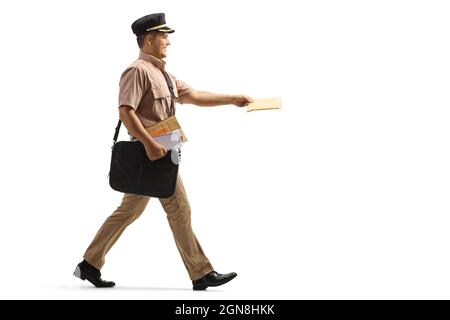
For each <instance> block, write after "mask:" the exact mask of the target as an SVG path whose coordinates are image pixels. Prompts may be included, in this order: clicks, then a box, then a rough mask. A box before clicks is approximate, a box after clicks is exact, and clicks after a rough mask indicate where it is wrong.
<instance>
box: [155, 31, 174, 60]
mask: <svg viewBox="0 0 450 320" xmlns="http://www.w3.org/2000/svg"><path fill="white" fill-rule="evenodd" d="M169 45H170V41H169V35H168V34H167V33H164V32H156V34H155V35H153V36H152V37H151V43H150V50H151V51H152V53H153V56H154V57H156V58H158V59H163V58H165V57H166V56H167V47H168V46H169Z"/></svg>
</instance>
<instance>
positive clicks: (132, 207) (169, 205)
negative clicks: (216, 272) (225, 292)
mask: <svg viewBox="0 0 450 320" xmlns="http://www.w3.org/2000/svg"><path fill="white" fill-rule="evenodd" d="M149 200H150V198H149V197H147V196H140V195H135V194H125V195H124V196H123V199H122V203H121V204H120V206H119V207H118V208H117V210H116V211H114V212H113V214H112V215H111V216H109V217H108V218H107V219H106V221H105V222H104V223H103V225H102V226H101V228H100V230H98V232H97V234H96V236H95V238H94V240H92V243H91V244H90V245H89V247H88V248H87V250H86V252H85V254H84V259H85V260H86V261H87V262H89V263H90V264H92V265H93V266H94V267H96V268H97V269H101V268H102V267H103V265H104V264H105V256H106V254H107V253H108V251H109V249H111V247H112V246H113V245H114V243H115V242H116V241H117V239H119V237H120V235H121V234H122V232H123V231H124V230H125V229H126V227H128V226H129V225H130V224H131V223H132V222H133V221H134V220H136V219H137V218H139V216H140V215H141V214H142V212H143V211H144V209H145V207H146V206H147V203H148V201H149ZM159 201H160V202H161V204H162V206H163V208H164V211H165V212H166V213H167V220H168V221H169V224H170V228H171V229H172V233H173V237H174V238H175V243H176V245H177V248H178V251H179V252H180V255H181V258H182V259H183V262H184V265H185V267H186V269H187V271H188V273H189V277H190V278H191V279H192V280H197V279H200V278H201V277H203V276H204V275H206V274H208V273H209V272H211V271H213V267H212V266H211V263H210V262H209V260H208V258H207V257H206V256H205V254H204V253H203V250H202V248H201V246H200V244H199V243H198V241H197V238H196V237H195V234H194V232H193V231H192V227H191V208H190V206H189V202H188V199H187V196H186V191H185V190H184V186H183V182H182V180H181V177H180V176H178V179H177V185H176V189H175V193H174V194H173V195H172V196H171V197H170V198H165V199H163V198H161V199H159Z"/></svg>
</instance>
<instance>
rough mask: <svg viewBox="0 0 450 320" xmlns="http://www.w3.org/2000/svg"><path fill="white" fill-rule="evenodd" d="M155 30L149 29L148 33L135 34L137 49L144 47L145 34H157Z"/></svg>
mask: <svg viewBox="0 0 450 320" xmlns="http://www.w3.org/2000/svg"><path fill="white" fill-rule="evenodd" d="M157 32H158V31H150V32H148V33H144V34H141V35H139V36H137V37H136V41H137V44H138V46H139V49H142V48H143V47H144V42H145V38H146V37H147V36H152V37H154V36H155V35H156V34H157Z"/></svg>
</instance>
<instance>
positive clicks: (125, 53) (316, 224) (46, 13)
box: [0, 0, 450, 299]
mask: <svg viewBox="0 0 450 320" xmlns="http://www.w3.org/2000/svg"><path fill="white" fill-rule="evenodd" d="M152 12H166V17H167V22H168V25H169V26H171V27H172V28H174V29H176V33H174V34H173V35H171V36H170V39H171V42H172V45H171V46H170V47H169V51H168V54H169V56H168V59H167V69H168V70H169V71H170V72H172V73H173V74H174V75H175V76H176V77H178V78H179V79H181V80H184V81H186V82H187V83H189V84H190V85H191V86H193V87H194V88H197V89H200V90H207V91H212V92H219V93H243V94H248V95H250V96H252V97H255V98H257V97H276V96H280V97H282V100H283V109H282V110H281V111H260V112H254V113H246V112H245V110H243V109H239V108H236V107H232V106H223V107H217V108H199V107H196V106H192V105H179V106H178V118H179V120H180V123H181V124H182V126H183V128H184V130H185V132H186V134H187V136H188V138H189V142H188V143H187V144H185V146H184V149H183V159H182V160H183V162H182V167H181V169H180V170H181V174H182V176H183V180H184V183H185V186H186V189H187V193H188V196H189V199H190V203H191V207H192V210H193V227H194V230H195V232H196V234H197V236H198V238H199V240H200V242H201V244H202V246H203V249H204V250H205V252H206V253H207V255H208V257H209V258H210V260H211V261H212V263H213V265H214V267H215V268H216V270H217V271H219V272H230V271H236V272H237V273H238V277H237V278H236V279H235V280H233V281H232V282H231V283H229V284H227V285H226V286H223V287H220V288H216V289H214V288H212V289H209V290H208V291H207V292H193V291H192V290H191V283H190V281H189V278H188V275H187V272H186V271H185V269H184V266H183V264H182V261H181V259H180V257H179V254H178V252H177V249H176V247H175V244H174V241H173V239H172V235H171V231H170V228H169V226H168V224H167V221H166V218H165V213H164V211H163V210H162V208H161V206H160V204H159V202H158V201H157V200H156V199H153V200H151V202H150V204H149V206H148V208H147V210H146V211H145V213H144V214H143V215H142V217H141V218H140V219H139V220H137V221H136V222H135V223H134V224H133V225H131V226H130V227H129V228H128V229H127V230H126V231H125V233H124V234H123V236H122V238H120V240H119V241H118V242H117V244H116V245H115V246H114V247H113V249H112V250H111V251H110V253H109V255H108V256H107V263H106V265H105V267H104V269H103V270H102V273H103V275H104V278H105V279H111V280H114V281H116V283H117V286H116V288H114V289H112V290H97V289H94V288H91V286H90V285H89V284H88V283H86V282H81V281H80V280H79V279H76V278H75V277H73V276H72V272H73V269H74V268H75V266H76V264H77V263H78V262H79V261H80V260H81V257H82V254H83V252H84V250H85V248H86V247H87V246H88V244H89V243H90V241H91V239H92V237H93V236H94V234H95V232H96V231H97V229H98V228H99V227H100V225H101V223H102V222H103V221H104V219H105V218H106V217H107V216H108V215H109V214H110V213H112V212H113V210H114V209H116V207H117V206H118V205H119V203H120V200H121V194H119V193H117V192H115V191H113V190H111V189H110V188H109V186H108V180H107V174H108V168H109V160H110V147H111V141H112V136H113V133H114V128H115V125H116V122H117V119H118V114H117V94H118V81H119V77H120V74H121V72H122V71H123V70H124V68H126V67H127V66H128V64H130V63H131V62H132V61H133V60H134V59H135V58H136V57H137V54H138V48H137V45H136V43H135V39H134V37H133V35H132V33H131V28H130V25H131V23H132V22H133V21H134V20H135V19H137V18H139V17H141V16H143V15H145V14H148V13H152ZM449 16H450V5H449V4H448V2H447V1H411V0H409V1H393V0H389V1H380V0H378V1H288V0H278V1H242V0H240V1H234V0H233V1H232V0H228V1H223V2H221V3H219V2H217V1H189V2H187V1H132V2H130V1H126V2H125V1H80V0H79V1H71V2H69V1H45V0H41V1H20V0H17V1H2V2H1V4H0V43H1V50H0V55H1V59H0V88H1V89H0V90H1V93H0V97H1V105H2V106H1V114H2V116H1V119H2V121H1V125H0V130H1V132H0V133H1V135H0V136H1V139H2V140H1V150H2V151H1V159H0V161H1V166H0V177H1V178H0V181H1V203H0V204H1V206H0V212H1V224H0V228H1V230H0V248H1V251H0V252H1V263H0V272H1V275H2V280H1V286H0V298H3V299H16V298H32V299H35V298H39V299H48V298H52V299H68V298H75V299H78V298H80V299H118V298H124V299H128V298H130V299H131V298H133V299H134V298H137V299H179V298H181V299H284V298H286V299H422V298H424V299H434V298H436V299H448V298H450V293H449V290H450V289H449V288H450V276H449V274H450V272H449V270H450V258H449V254H448V252H449V248H448V245H449V240H450V239H449V237H450V235H449V231H448V230H449V223H450V217H449V213H450V210H449V209H450V204H449V191H450V182H449V181H450V169H449V163H450V152H449V137H450V126H449V120H450V111H449V107H450V97H449V90H448V88H449V85H450V59H449V58H448V57H450V45H449V33H450V20H449V19H448V17H449ZM121 137H122V138H123V139H126V138H127V136H126V134H125V132H122V134H121Z"/></svg>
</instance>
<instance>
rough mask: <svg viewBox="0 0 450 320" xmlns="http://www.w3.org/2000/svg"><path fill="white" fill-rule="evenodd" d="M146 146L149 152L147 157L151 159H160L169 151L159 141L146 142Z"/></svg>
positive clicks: (146, 150)
mask: <svg viewBox="0 0 450 320" xmlns="http://www.w3.org/2000/svg"><path fill="white" fill-rule="evenodd" d="M144 147H145V152H146V153H147V157H148V158H149V159H150V160H151V161H153V160H158V159H160V158H162V157H164V156H165V155H166V153H167V150H166V148H164V147H163V146H162V145H160V144H159V143H157V142H155V143H147V144H144Z"/></svg>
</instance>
